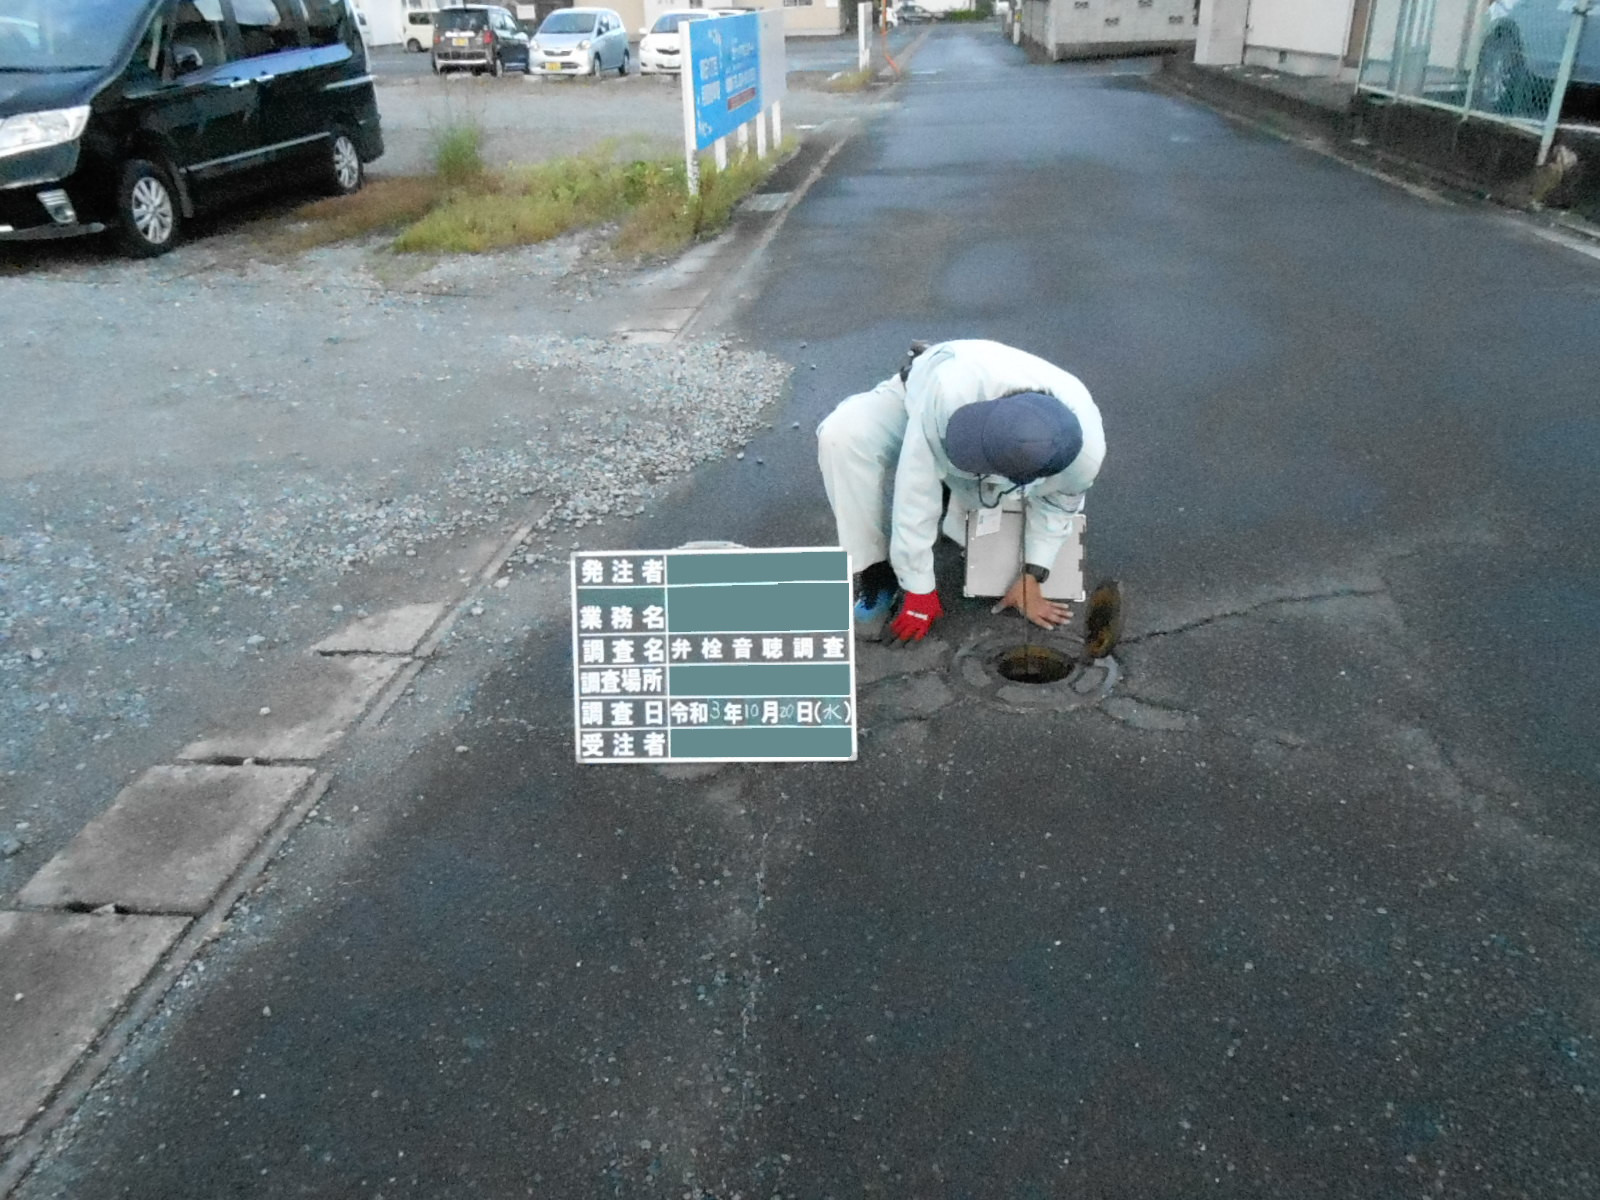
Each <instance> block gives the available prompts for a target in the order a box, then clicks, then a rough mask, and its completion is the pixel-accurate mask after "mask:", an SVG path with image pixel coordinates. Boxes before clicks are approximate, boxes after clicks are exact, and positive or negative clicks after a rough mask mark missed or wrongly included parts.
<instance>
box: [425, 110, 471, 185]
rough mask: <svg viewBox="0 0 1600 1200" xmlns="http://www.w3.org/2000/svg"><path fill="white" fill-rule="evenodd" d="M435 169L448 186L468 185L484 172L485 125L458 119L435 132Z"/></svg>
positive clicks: (439, 177)
mask: <svg viewBox="0 0 1600 1200" xmlns="http://www.w3.org/2000/svg"><path fill="white" fill-rule="evenodd" d="M432 140H433V173H434V175H435V176H437V178H438V180H439V182H440V183H442V184H443V185H444V186H445V187H466V186H468V185H470V184H472V183H475V182H476V181H477V180H478V179H480V178H481V177H482V176H483V174H484V166H483V127H482V126H481V125H476V124H473V123H471V122H465V121H462V122H457V123H455V124H452V125H446V126H445V127H444V128H442V129H438V130H436V131H435V132H434V134H433V139H432Z"/></svg>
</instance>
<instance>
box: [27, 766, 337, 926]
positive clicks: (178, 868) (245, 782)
mask: <svg viewBox="0 0 1600 1200" xmlns="http://www.w3.org/2000/svg"><path fill="white" fill-rule="evenodd" d="M314 775H315V772H314V771H312V770H311V768H309V767H212V766H162V767H152V768H151V769H150V770H148V771H146V772H145V773H144V774H143V775H141V776H140V777H139V778H138V780H136V781H135V782H134V783H132V784H130V785H129V786H128V787H126V788H124V789H123V790H122V792H121V794H120V795H118V796H117V798H116V800H115V801H114V802H113V803H112V805H111V807H109V808H108V809H106V811H105V812H104V813H102V814H101V815H100V816H99V817H97V818H95V819H94V820H93V821H91V822H89V824H87V825H85V826H84V827H83V829H82V830H81V831H79V833H78V836H77V837H75V838H73V839H72V841H71V842H70V843H69V844H68V845H67V847H66V849H64V850H63V851H61V853H60V854H57V855H56V856H55V857H54V858H52V859H51V860H50V861H49V862H47V863H46V864H45V865H44V866H43V867H42V868H40V870H39V872H38V874H36V875H35V876H34V877H33V879H32V880H30V881H29V882H28V884H27V885H26V886H25V887H24V888H23V889H22V891H21V893H20V894H19V896H18V899H19V900H20V901H21V902H22V903H23V904H27V905H32V906H37V907H40V908H69V907H71V908H77V909H94V908H99V907H101V906H103V905H106V904H115V905H117V906H118V907H119V908H123V909H127V910H129V911H131V912H145V913H189V914H195V915H198V914H199V913H202V912H204V911H205V910H206V907H207V906H208V905H209V904H210V903H211V901H212V900H213V898H215V896H216V895H217V893H218V892H219V891H220V890H221V889H222V886H223V884H225V883H226V882H227V881H228V879H229V878H230V877H231V876H232V875H233V873H234V872H235V871H237V870H238V869H239V864H241V863H242V862H244V860H245V859H246V858H247V857H249V854H250V852H251V850H253V849H254V848H255V846H256V844H257V843H258V842H260V840H261V838H262V837H263V836H264V835H265V834H266V832H267V830H269V829H270V828H272V826H273V824H274V823H275V822H276V821H277V820H278V818H279V817H280V816H282V814H283V812H284V811H285V810H286V809H287V808H288V807H289V805H290V804H292V803H293V802H294V799H295V797H296V796H298V795H299V794H300V792H301V791H302V790H303V789H304V788H305V787H306V786H307V785H308V784H309V783H310V782H311V780H312V778H313V776H314Z"/></svg>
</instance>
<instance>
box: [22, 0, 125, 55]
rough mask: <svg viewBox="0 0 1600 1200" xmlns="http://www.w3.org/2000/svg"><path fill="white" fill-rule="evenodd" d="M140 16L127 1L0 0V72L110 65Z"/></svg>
mask: <svg viewBox="0 0 1600 1200" xmlns="http://www.w3.org/2000/svg"><path fill="white" fill-rule="evenodd" d="M130 10H132V11H130ZM144 11H146V9H145V6H144V5H142V4H138V5H131V4H129V3H128V0H0V71H83V70H92V69H94V68H97V67H105V66H109V65H110V64H111V63H112V62H113V61H114V60H115V59H116V58H117V56H118V54H120V53H121V51H122V49H123V47H124V46H125V45H126V44H127V43H128V41H129V40H130V37H131V34H132V32H133V31H132V29H131V28H130V24H131V21H132V19H133V18H134V17H136V16H140V15H142V13H143V12H144Z"/></svg>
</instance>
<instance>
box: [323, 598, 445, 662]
mask: <svg viewBox="0 0 1600 1200" xmlns="http://www.w3.org/2000/svg"><path fill="white" fill-rule="evenodd" d="M447 607H448V605H446V604H444V603H442V602H439V603H432V604H405V605H402V606H401V607H399V608H391V609H389V610H388V611H387V612H381V613H375V614H374V615H372V616H370V617H361V618H360V619H358V620H355V621H352V622H350V624H348V625H346V626H345V627H344V628H343V629H341V630H339V632H338V633H335V634H332V635H330V636H328V637H325V638H323V639H322V640H321V641H320V642H318V643H317V644H316V645H315V646H313V647H311V649H312V650H313V651H315V652H316V653H318V654H414V653H416V649H417V647H418V646H419V645H420V644H421V643H422V639H423V638H425V637H427V636H428V631H429V630H430V629H432V628H433V627H434V626H435V625H436V624H438V622H439V618H440V617H442V616H443V615H444V612H445V609H446V608H447Z"/></svg>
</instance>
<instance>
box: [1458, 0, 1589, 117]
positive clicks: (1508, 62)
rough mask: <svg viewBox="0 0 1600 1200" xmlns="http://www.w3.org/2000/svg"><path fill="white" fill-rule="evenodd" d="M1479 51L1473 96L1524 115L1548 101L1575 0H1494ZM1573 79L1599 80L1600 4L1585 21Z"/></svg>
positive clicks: (1577, 82)
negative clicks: (1543, 100) (1543, 99)
mask: <svg viewBox="0 0 1600 1200" xmlns="http://www.w3.org/2000/svg"><path fill="white" fill-rule="evenodd" d="M1485 19H1486V20H1487V21H1488V22H1489V28H1488V32H1487V34H1486V35H1485V37H1484V39H1483V49H1482V51H1481V52H1480V53H1479V56H1478V80H1477V86H1476V89H1475V95H1474V100H1475V102H1476V104H1477V106H1478V107H1480V108H1487V109H1492V110H1494V111H1495V112H1503V113H1512V114H1519V115H1525V114H1530V113H1534V112H1536V111H1538V110H1539V109H1540V108H1542V107H1543V104H1542V103H1541V99H1542V98H1544V97H1548V95H1549V89H1550V81H1551V80H1553V79H1554V78H1555V75H1556V72H1557V70H1558V69H1559V68H1560V65H1561V53H1562V51H1563V50H1564V49H1565V47H1566V44H1567V31H1568V30H1569V29H1570V28H1571V26H1572V0H1494V2H1493V3H1492V4H1490V5H1489V9H1488V12H1487V14H1486V17H1485ZM1572 82H1573V83H1574V84H1575V85H1578V86H1580V87H1583V86H1587V87H1594V86H1596V85H1600V10H1597V11H1595V12H1593V13H1591V14H1590V15H1589V17H1588V19H1587V20H1586V21H1585V22H1584V26H1583V36H1582V38H1581V39H1580V40H1579V42H1578V57H1577V60H1576V61H1575V62H1574V63H1573V65H1572Z"/></svg>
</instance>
